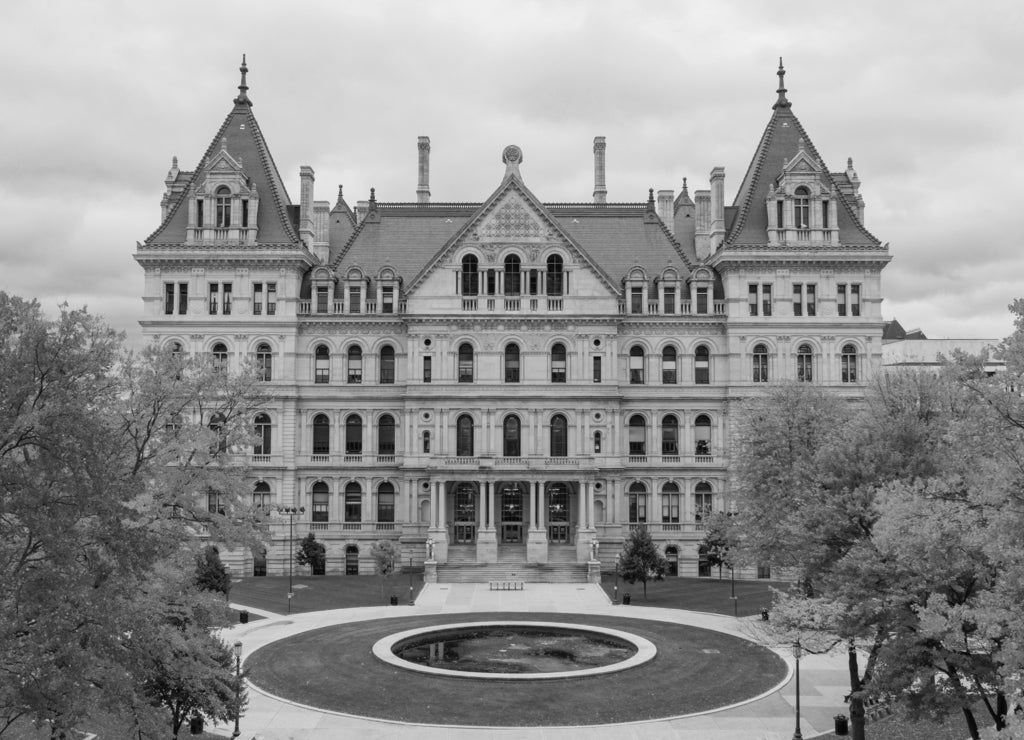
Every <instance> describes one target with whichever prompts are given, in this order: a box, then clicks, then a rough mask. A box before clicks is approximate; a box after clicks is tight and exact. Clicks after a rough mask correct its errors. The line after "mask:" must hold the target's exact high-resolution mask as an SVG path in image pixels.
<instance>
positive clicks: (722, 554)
mask: <svg viewBox="0 0 1024 740" xmlns="http://www.w3.org/2000/svg"><path fill="white" fill-rule="evenodd" d="M732 519H733V518H732V517H731V516H729V515H728V514H726V513H725V512H722V511H715V512H712V513H711V514H710V515H708V516H707V517H705V519H704V542H703V544H702V548H703V551H704V553H705V554H706V556H707V560H708V565H710V566H711V567H715V566H718V579H719V580H721V579H722V566H723V565H724V566H727V567H728V568H730V569H732V568H733V567H734V565H733V562H732V560H731V559H730V557H729V551H730V549H731V547H732V534H733V532H732Z"/></svg>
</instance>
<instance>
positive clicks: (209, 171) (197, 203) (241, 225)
mask: <svg viewBox="0 0 1024 740" xmlns="http://www.w3.org/2000/svg"><path fill="white" fill-rule="evenodd" d="M187 197H188V204H189V205H188V226H187V231H186V237H185V238H186V242H187V243H191V244H209V243H216V244H255V243H256V234H257V228H256V219H257V215H258V211H259V203H260V196H259V193H258V192H257V190H256V185H255V183H253V182H252V180H251V178H249V177H248V176H247V175H246V174H245V170H244V169H243V167H242V158H241V157H238V158H237V159H236V158H235V157H233V156H231V154H230V153H229V152H228V140H227V139H226V138H223V139H221V148H220V151H218V152H217V153H216V154H214V155H213V156H212V157H211V158H210V159H209V161H208V162H207V163H205V166H204V165H203V164H200V166H199V168H198V170H197V171H196V176H195V179H194V180H193V184H192V187H191V188H189V191H188V194H187Z"/></svg>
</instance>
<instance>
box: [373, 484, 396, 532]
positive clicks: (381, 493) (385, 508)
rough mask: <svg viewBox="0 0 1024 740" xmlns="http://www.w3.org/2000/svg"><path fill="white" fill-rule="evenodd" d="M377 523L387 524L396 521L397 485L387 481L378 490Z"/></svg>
mask: <svg viewBox="0 0 1024 740" xmlns="http://www.w3.org/2000/svg"><path fill="white" fill-rule="evenodd" d="M377 521H378V522H383V523H385V524H388V523H393V522H394V521H395V485H394V484H393V483H388V482H387V481H385V482H384V483H381V484H380V486H378V488H377Z"/></svg>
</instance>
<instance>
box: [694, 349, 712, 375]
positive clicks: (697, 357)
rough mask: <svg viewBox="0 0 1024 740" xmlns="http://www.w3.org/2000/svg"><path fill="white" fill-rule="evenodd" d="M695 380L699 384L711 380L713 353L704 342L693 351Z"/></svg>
mask: <svg viewBox="0 0 1024 740" xmlns="http://www.w3.org/2000/svg"><path fill="white" fill-rule="evenodd" d="M693 382H694V383H696V384H697V385H708V384H709V383H710V382H711V355H710V353H709V352H708V348H707V346H706V345H703V344H702V345H700V346H699V347H697V349H696V350H694V352H693Z"/></svg>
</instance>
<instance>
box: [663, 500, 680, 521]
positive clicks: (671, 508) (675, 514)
mask: <svg viewBox="0 0 1024 740" xmlns="http://www.w3.org/2000/svg"><path fill="white" fill-rule="evenodd" d="M661 521H662V522H663V523H665V524H677V523H678V522H679V494H678V493H663V494H661Z"/></svg>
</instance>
